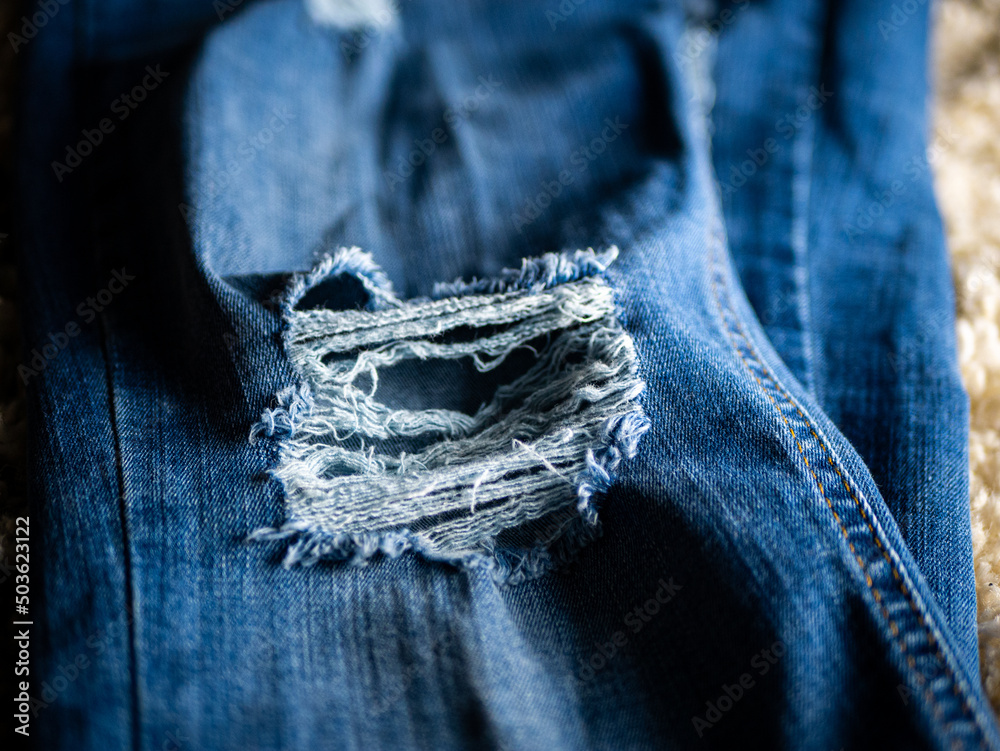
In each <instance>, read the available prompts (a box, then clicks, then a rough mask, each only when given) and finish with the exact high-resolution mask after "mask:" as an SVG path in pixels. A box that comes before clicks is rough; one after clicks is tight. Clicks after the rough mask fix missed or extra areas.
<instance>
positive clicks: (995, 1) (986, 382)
mask: <svg viewBox="0 0 1000 751" xmlns="http://www.w3.org/2000/svg"><path fill="white" fill-rule="evenodd" d="M937 21H938V26H937V31H936V45H935V46H936V55H935V58H936V59H935V65H936V69H937V81H936V88H937V100H936V106H935V120H936V127H937V129H938V132H939V133H944V134H947V138H941V139H938V143H941V144H945V145H944V146H943V147H940V148H935V149H932V152H931V153H932V163H933V164H934V168H935V172H936V175H937V193H938V200H939V201H940V204H941V210H942V212H943V214H944V218H945V224H946V226H947V230H948V242H949V244H950V246H951V252H952V258H953V267H954V275H955V287H956V289H957V292H958V315H959V320H958V343H959V357H960V359H961V364H962V377H963V379H964V380H965V386H966V388H967V389H968V391H969V397H970V399H971V401H972V434H971V437H970V446H969V449H970V451H969V453H970V471H971V481H972V482H971V509H972V542H973V546H974V552H975V556H976V594H977V599H978V603H979V644H980V650H981V657H980V664H981V668H982V678H983V683H984V684H985V686H986V690H987V693H988V694H989V696H990V700H991V701H992V702H993V707H994V709H995V710H997V711H998V712H1000V430H998V428H1000V328H998V325H1000V0H943V2H942V3H941V6H940V8H939V9H938V19H937Z"/></svg>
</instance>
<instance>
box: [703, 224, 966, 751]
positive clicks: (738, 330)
mask: <svg viewBox="0 0 1000 751" xmlns="http://www.w3.org/2000/svg"><path fill="white" fill-rule="evenodd" d="M711 253H712V265H713V266H714V269H713V273H712V291H713V294H714V296H715V301H716V304H717V305H718V307H719V311H720V313H721V314H722V321H723V325H724V326H725V328H726V331H727V334H728V335H729V339H730V343H731V344H732V345H733V348H734V349H735V350H736V353H737V354H738V355H739V357H740V359H741V360H742V361H743V364H744V365H745V366H746V367H747V369H748V370H749V371H750V374H751V375H752V376H753V377H754V380H756V381H757V384H758V385H759V386H760V387H761V389H762V390H763V391H764V393H765V394H766V395H767V397H768V398H769V399H770V400H771V402H772V404H774V406H775V409H776V410H777V411H778V414H779V415H781V419H782V420H783V421H784V423H785V426H786V427H787V428H788V430H789V432H790V433H791V435H792V438H793V439H794V440H795V445H796V446H797V448H798V450H799V453H800V454H801V455H802V459H803V461H804V462H805V464H806V467H807V468H808V469H809V473H810V474H811V475H812V477H813V480H814V481H815V482H816V485H817V487H818V488H819V491H820V495H822V497H823V500H824V501H826V504H827V506H828V507H829V508H830V511H831V513H832V514H833V517H834V519H835V520H836V521H837V524H838V526H839V527H840V531H841V533H842V534H843V535H844V539H845V540H846V541H847V544H848V547H849V549H850V551H851V553H852V554H853V555H854V557H855V559H856V560H857V561H858V565H859V566H860V567H861V572H862V573H863V574H864V576H865V583H866V584H867V585H868V588H869V589H870V590H871V592H872V596H873V598H874V599H875V601H876V603H878V605H879V608H880V610H881V611H882V615H883V617H884V618H885V619H886V621H887V622H888V624H889V630H890V632H891V633H892V635H893V637H894V638H895V640H896V643H897V645H898V646H899V648H900V651H901V652H903V653H904V654H905V655H906V662H907V664H908V665H909V666H910V668H911V670H913V671H914V675H915V677H916V678H917V683H918V684H920V685H924V698H925V699H926V700H927V702H928V703H929V704H930V705H931V707H932V709H933V712H934V715H935V717H936V718H938V719H940V718H941V716H942V714H943V711H942V709H941V707H940V706H939V705H938V703H937V700H936V699H935V698H934V694H933V691H932V690H931V688H930V685H929V684H930V683H931V682H933V678H931V679H927V678H925V676H924V675H923V674H922V673H921V672H920V670H919V669H918V667H917V664H916V659H915V658H914V657H913V655H912V654H910V653H909V652H908V651H907V648H906V643H905V642H904V641H903V640H902V638H901V632H900V629H899V627H898V626H897V625H896V622H895V621H894V620H893V618H892V617H891V616H890V615H889V612H888V609H887V608H886V606H885V604H884V603H883V601H882V593H881V592H880V591H879V589H878V588H877V587H876V586H875V584H874V581H873V579H872V577H871V574H869V573H868V570H867V567H866V565H865V563H864V560H863V559H862V557H861V556H860V554H858V552H857V551H856V550H855V547H854V543H852V542H851V541H850V539H849V536H848V532H847V528H846V526H845V525H844V522H843V521H842V520H841V518H840V516H839V514H837V512H836V510H835V509H834V507H833V503H832V502H831V500H830V499H829V498H828V497H827V494H826V490H825V489H824V488H823V484H822V482H820V480H819V477H818V476H817V474H816V472H815V470H814V469H813V467H812V465H810V464H809V459H808V457H807V456H806V454H805V450H804V448H803V447H802V443H801V441H800V440H799V437H798V436H797V435H796V434H795V430H794V429H793V428H792V426H791V423H789V421H788V418H787V417H786V416H785V414H784V412H783V411H782V410H781V407H780V406H779V405H778V402H777V400H776V399H775V398H774V396H773V395H772V394H770V393H768V389H767V387H766V386H765V385H764V383H763V382H762V381H761V379H760V378H759V377H758V376H757V374H756V373H755V372H754V371H755V369H754V368H753V367H752V366H751V364H750V363H749V362H748V361H747V358H746V356H745V355H744V352H743V348H742V347H740V345H739V344H738V343H737V342H735V341H734V340H733V338H732V335H734V334H736V335H738V336H739V337H740V338H741V339H742V340H743V342H744V343H745V345H746V349H747V351H748V352H749V354H750V356H751V357H752V358H753V360H754V362H755V363H756V364H757V369H758V370H760V371H761V372H762V373H763V374H764V376H765V378H767V380H769V381H770V382H771V384H772V385H773V388H774V390H776V391H777V392H778V393H779V394H780V395H781V396H782V397H783V398H784V400H785V401H787V402H788V404H789V405H790V406H791V407H793V408H794V409H795V411H796V412H798V414H799V417H800V418H801V419H802V421H803V422H804V423H805V425H806V427H808V428H809V430H810V432H811V433H812V436H813V438H814V439H815V441H816V443H817V444H819V446H820V448H822V449H823V453H824V454H826V459H827V461H828V462H829V464H830V466H831V467H832V469H833V471H834V472H835V473H836V475H837V477H838V478H839V479H840V481H841V483H842V484H843V486H844V489H845V490H846V491H847V493H848V496H849V497H850V498H851V500H853V501H854V504H855V506H856V507H857V509H858V511H859V512H860V513H861V518H862V520H863V521H864V522H865V525H866V526H867V527H868V530H869V532H870V533H871V536H872V539H873V540H874V542H875V545H876V547H877V548H878V550H879V552H880V553H881V554H882V557H883V558H884V559H885V561H886V563H887V564H889V569H890V571H892V575H893V579H895V581H896V583H897V585H898V587H899V591H900V593H901V594H902V595H903V598H904V599H905V600H906V602H907V604H908V605H909V606H910V609H911V610H912V611H913V613H914V615H915V616H916V618H917V621H918V623H919V624H920V626H921V627H923V629H924V631H925V633H926V635H927V641H928V644H929V645H930V647H931V648H932V649H934V652H935V656H936V657H937V659H938V661H939V663H940V667H941V668H943V669H944V672H945V674H946V675H947V677H948V678H949V680H950V681H951V683H952V691H953V693H954V694H955V696H956V697H958V698H959V699H960V700H961V707H962V710H963V713H964V714H965V716H966V717H968V718H969V720H970V722H971V723H972V725H973V727H974V728H975V729H976V733H977V735H978V736H979V739H980V741H979V746H980V748H986V742H985V738H984V736H983V733H982V730H981V728H980V727H979V724H978V723H977V722H976V721H975V715H974V713H973V712H972V709H971V707H970V706H969V698H968V696H967V695H965V694H964V693H963V692H961V691H960V689H959V684H958V680H957V678H956V676H955V674H954V673H953V671H952V670H951V667H950V666H949V664H948V662H947V660H946V659H945V656H944V654H943V653H942V651H941V647H940V643H939V641H938V639H937V638H936V637H935V636H934V634H933V632H932V631H931V629H930V627H929V625H928V623H927V621H926V619H925V618H924V616H923V614H922V613H921V612H920V609H919V607H918V606H917V604H916V602H915V601H914V600H913V597H912V595H911V593H910V589H909V588H908V587H907V586H906V583H905V582H904V581H903V580H902V577H901V576H900V574H899V571H898V570H897V568H896V565H895V564H894V563H893V562H892V559H891V558H890V556H889V554H888V551H887V550H886V548H885V546H884V545H883V544H882V541H881V539H879V536H878V533H877V532H876V530H875V527H874V525H873V524H872V523H871V520H870V519H869V518H868V514H867V513H866V512H865V509H864V506H863V504H862V503H861V501H860V499H859V498H858V497H857V495H856V493H855V492H854V490H853V488H852V487H851V485H850V484H849V483H848V481H847V478H846V477H845V475H844V473H843V472H841V470H840V468H839V467H838V466H837V464H836V463H835V462H834V461H833V457H832V455H831V453H830V450H829V449H828V448H827V446H826V444H825V443H824V441H823V440H822V439H821V438H820V437H819V435H818V434H817V432H816V430H815V428H814V427H813V425H812V423H811V421H810V420H809V418H807V417H806V415H805V414H804V413H803V412H802V410H801V409H800V408H799V407H798V405H797V404H796V403H795V402H794V401H793V400H792V398H791V396H790V395H789V394H788V393H787V392H786V391H785V390H784V389H783V388H782V387H781V385H780V384H779V383H778V382H777V380H776V379H775V378H774V376H773V375H772V374H771V373H770V371H769V370H768V368H767V367H766V366H765V365H764V364H763V362H762V361H761V359H760V358H759V356H758V355H757V353H756V351H755V350H754V347H753V345H752V344H751V343H750V340H749V338H748V337H747V335H746V333H745V332H744V331H743V328H742V326H741V325H740V323H739V321H738V319H737V318H736V313H735V311H734V310H733V308H732V305H731V303H730V301H729V298H728V295H725V303H723V295H720V291H719V286H720V281H719V276H721V274H722V272H721V268H720V263H719V258H718V250H717V248H716V247H715V244H714V243H713V249H712V251H711ZM723 283H724V282H723ZM726 311H728V312H729V313H730V314H731V315H732V316H733V319H734V322H735V331H734V330H733V326H732V325H730V323H729V321H728V320H727V317H726V315H725V312H726ZM949 724H951V723H950V722H949V723H946V725H945V728H946V729H947V727H948V725H949ZM951 746H952V748H953V749H961V748H964V744H963V743H962V741H961V739H958V738H955V739H953V740H952V743H951Z"/></svg>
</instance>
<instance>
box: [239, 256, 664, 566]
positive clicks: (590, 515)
mask: <svg viewBox="0 0 1000 751" xmlns="http://www.w3.org/2000/svg"><path fill="white" fill-rule="evenodd" d="M616 255H617V249H616V248H611V249H610V250H608V251H605V252H603V253H595V252H593V251H591V250H587V251H578V252H577V253H575V254H572V255H566V254H564V255H556V254H547V255H545V256H542V257H540V258H536V259H526V260H525V261H524V262H523V263H522V266H521V268H520V269H516V270H507V271H504V272H502V273H501V274H500V275H499V276H498V277H497V278H495V279H487V280H475V281H473V282H471V283H466V282H454V283H451V284H443V285H438V286H437V287H436V288H435V292H434V295H433V296H432V297H431V298H423V299H416V300H409V301H402V300H399V299H398V298H396V297H395V295H394V294H393V292H392V288H391V285H390V284H389V282H388V280H387V279H386V277H385V276H384V274H382V272H381V271H380V270H379V269H378V268H377V267H376V266H375V264H374V263H373V261H372V259H371V257H370V256H368V255H367V254H366V253H363V252H361V251H360V250H359V249H357V248H351V249H341V250H340V251H338V252H337V253H335V254H333V255H331V256H328V257H326V258H324V259H323V261H322V262H321V263H320V264H319V265H318V266H317V267H316V269H315V270H313V271H312V272H310V273H308V274H304V275H299V276H296V277H295V278H293V281H292V284H291V287H290V290H289V293H288V295H287V296H286V299H285V302H284V306H283V312H284V318H285V324H286V331H285V346H286V351H287V354H288V356H289V358H290V360H291V362H292V364H293V366H294V368H295V370H296V372H297V373H298V375H299V377H300V379H301V381H300V383H299V384H298V385H296V386H293V387H289V388H287V389H285V390H283V391H282V392H281V393H279V394H278V395H277V397H276V402H277V404H276V406H274V407H273V408H271V409H267V410H265V411H264V412H263V414H262V415H261V420H260V422H259V423H257V424H256V425H255V426H254V427H253V429H252V431H251V440H254V439H255V438H256V437H258V436H261V435H263V436H268V437H272V438H273V439H274V440H277V441H278V463H277V466H276V467H275V468H274V469H273V470H272V474H273V475H274V477H275V478H277V479H278V480H279V481H280V483H281V485H282V488H283V490H284V496H285V504H286V513H287V519H286V520H285V522H284V523H283V524H282V525H280V526H279V527H276V528H266V529H261V530H257V531H256V532H254V533H253V534H252V535H251V537H252V538H253V539H257V540H262V539H263V540H273V539H283V540H289V541H290V543H291V544H290V547H289V550H288V553H287V555H286V558H285V564H286V565H287V566H292V565H294V564H296V563H301V564H306V565H308V564H313V563H315V562H317V561H319V560H321V559H324V558H330V559H335V560H349V561H351V562H354V563H363V562H364V561H366V560H367V559H369V558H371V557H372V556H373V555H375V554H376V553H379V552H381V553H383V554H387V555H389V556H396V555H399V554H401V553H402V552H404V551H405V550H408V549H413V550H416V551H417V552H419V553H421V554H423V555H424V556H426V557H428V558H430V559H434V560H442V561H448V562H450V563H454V564H456V565H460V566H468V567H486V568H489V569H490V570H491V571H492V572H493V573H494V575H495V576H496V577H497V579H498V580H501V581H504V582H508V583H516V582H518V581H522V580H524V579H527V578H533V577H534V576H537V575H540V574H541V573H544V572H545V571H547V570H549V569H550V568H552V566H553V565H555V564H556V563H558V562H559V561H561V560H563V559H565V558H566V557H568V556H569V555H571V554H572V552H574V551H575V550H576V549H577V548H579V546H580V545H582V544H584V543H585V542H586V541H588V540H589V539H591V538H592V537H593V536H594V535H595V534H596V533H597V531H598V523H597V498H596V496H597V495H598V494H599V493H601V492H603V491H605V490H607V488H608V487H609V486H610V484H611V482H612V480H613V476H614V473H615V471H616V470H617V469H618V466H619V464H620V462H621V461H622V459H623V458H627V457H630V456H632V455H633V454H634V453H635V451H636V448H637V445H638V442H639V439H640V438H641V437H642V435H643V434H644V433H645V431H646V430H647V429H648V427H649V423H648V420H647V419H646V417H645V415H644V413H643V411H642V408H641V406H640V405H639V402H638V397H639V395H640V393H641V392H642V390H643V387H644V384H643V382H642V380H641V379H640V378H639V376H638V374H637V366H636V353H635V348H634V346H633V343H632V339H631V337H630V336H629V335H628V334H627V333H626V332H625V330H624V329H623V328H622V326H621V325H620V323H619V321H618V317H617V314H616V309H615V302H614V295H613V291H612V289H611V287H610V286H608V284H607V283H606V282H605V281H604V280H603V279H602V278H601V277H600V276H599V275H600V273H601V272H603V271H604V270H605V268H606V267H607V265H608V264H609V263H611V262H612V261H613V260H614V258H615V257H616ZM340 274H349V275H353V276H354V277H356V278H357V279H358V281H359V282H361V284H362V285H363V286H364V288H365V290H366V291H367V292H368V293H369V300H368V306H367V309H364V310H330V309H327V308H311V309H301V307H300V306H299V305H298V303H299V302H300V301H301V300H302V299H303V298H304V297H305V296H306V295H308V294H309V292H310V290H312V289H314V288H315V287H316V286H317V285H318V284H320V283H321V282H323V280H325V279H328V278H330V277H333V276H337V275H340ZM515 353H516V354H515ZM515 356H517V357H519V358H520V360H519V362H521V363H522V365H521V367H520V368H519V369H518V370H516V371H514V372H515V373H516V375H513V376H511V377H510V380H505V381H504V382H502V383H500V384H499V385H496V386H495V388H491V391H492V394H491V396H490V397H489V398H488V399H486V400H484V401H483V402H482V403H481V404H480V406H479V407H478V409H476V410H474V411H471V410H470V411H463V410H459V409H453V408H447V407H428V408H407V407H406V405H398V404H396V405H393V406H389V405H387V404H386V403H385V402H383V401H382V400H381V399H380V392H379V388H380V376H381V375H383V374H386V373H387V372H389V371H391V370H392V369H393V368H394V367H396V366H399V365H400V364H405V363H408V362H412V363H419V362H423V363H440V362H451V361H462V362H464V363H465V364H466V365H467V366H468V365H469V364H471V366H472V367H473V368H474V369H475V372H476V373H479V374H482V376H483V377H484V378H485V377H486V375H487V374H490V373H493V372H495V371H497V370H498V369H499V368H500V367H501V366H502V365H503V364H504V363H505V362H506V363H509V361H510V360H511V359H512V358H514V357H515ZM419 406H421V407H424V406H426V405H419Z"/></svg>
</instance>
